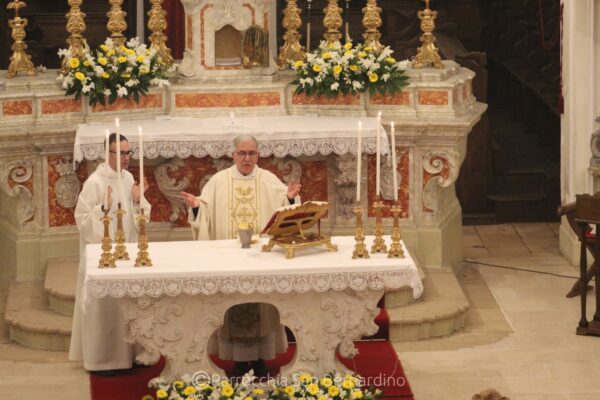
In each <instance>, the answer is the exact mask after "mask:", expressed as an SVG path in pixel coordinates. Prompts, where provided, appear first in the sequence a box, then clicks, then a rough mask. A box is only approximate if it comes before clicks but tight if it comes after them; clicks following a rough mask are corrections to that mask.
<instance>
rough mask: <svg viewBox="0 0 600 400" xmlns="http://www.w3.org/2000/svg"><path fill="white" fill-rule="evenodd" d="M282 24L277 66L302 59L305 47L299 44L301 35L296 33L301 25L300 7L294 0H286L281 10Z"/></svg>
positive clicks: (283, 66) (284, 65)
mask: <svg viewBox="0 0 600 400" xmlns="http://www.w3.org/2000/svg"><path fill="white" fill-rule="evenodd" d="M282 26H283V28H284V29H285V33H284V34H283V46H281V49H279V59H278V64H279V68H281V69H284V68H286V67H287V66H288V65H289V64H290V63H291V62H294V61H298V60H302V59H304V53H305V49H304V48H303V47H302V46H301V45H300V39H301V38H302V35H300V33H298V28H300V26H302V19H301V18H300V9H299V8H298V5H297V3H296V0H287V7H286V8H285V9H284V10H283V21H282Z"/></svg>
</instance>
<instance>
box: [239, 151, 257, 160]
mask: <svg viewBox="0 0 600 400" xmlns="http://www.w3.org/2000/svg"><path fill="white" fill-rule="evenodd" d="M236 153H237V155H238V156H240V157H242V158H246V157H256V156H257V155H258V152H257V151H253V150H251V151H237V152H236Z"/></svg>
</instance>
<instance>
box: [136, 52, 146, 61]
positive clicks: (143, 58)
mask: <svg viewBox="0 0 600 400" xmlns="http://www.w3.org/2000/svg"><path fill="white" fill-rule="evenodd" d="M145 59H146V56H145V55H143V54H141V55H139V56H137V62H139V63H143V62H144V60H145Z"/></svg>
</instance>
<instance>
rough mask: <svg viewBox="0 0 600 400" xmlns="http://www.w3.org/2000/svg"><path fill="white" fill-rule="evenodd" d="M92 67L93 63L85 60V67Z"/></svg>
mask: <svg viewBox="0 0 600 400" xmlns="http://www.w3.org/2000/svg"><path fill="white" fill-rule="evenodd" d="M90 65H92V63H91V62H89V60H85V61H84V62H83V66H84V67H89V66H90Z"/></svg>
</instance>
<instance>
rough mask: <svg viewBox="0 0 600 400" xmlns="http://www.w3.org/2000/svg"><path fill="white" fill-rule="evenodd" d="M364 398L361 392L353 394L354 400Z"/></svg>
mask: <svg viewBox="0 0 600 400" xmlns="http://www.w3.org/2000/svg"><path fill="white" fill-rule="evenodd" d="M362 397H363V392H361V391H360V390H355V391H353V392H352V398H354V399H362Z"/></svg>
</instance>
